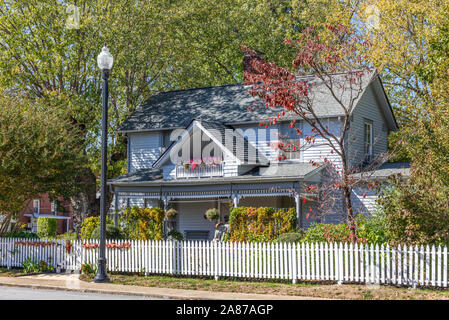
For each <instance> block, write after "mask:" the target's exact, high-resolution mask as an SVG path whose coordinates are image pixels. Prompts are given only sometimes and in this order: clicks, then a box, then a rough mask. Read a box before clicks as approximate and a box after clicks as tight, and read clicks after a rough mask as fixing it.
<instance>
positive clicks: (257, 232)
mask: <svg viewBox="0 0 449 320" xmlns="http://www.w3.org/2000/svg"><path fill="white" fill-rule="evenodd" d="M295 230H296V210H295V209H294V208H290V209H288V210H286V209H274V208H271V207H260V208H252V207H237V208H233V209H232V210H231V214H230V216H229V237H228V239H229V240H230V241H272V240H275V239H277V238H278V237H279V235H281V234H283V233H287V232H294V231H295Z"/></svg>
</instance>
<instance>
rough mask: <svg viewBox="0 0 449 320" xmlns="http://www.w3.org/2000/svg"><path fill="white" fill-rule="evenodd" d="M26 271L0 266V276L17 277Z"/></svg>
mask: <svg viewBox="0 0 449 320" xmlns="http://www.w3.org/2000/svg"><path fill="white" fill-rule="evenodd" d="M25 274H26V273H25V272H23V270H22V269H9V270H8V269H7V268H1V267H0V277H18V276H23V275H25Z"/></svg>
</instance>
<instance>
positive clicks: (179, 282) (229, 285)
mask: <svg viewBox="0 0 449 320" xmlns="http://www.w3.org/2000/svg"><path fill="white" fill-rule="evenodd" d="M109 277H110V279H111V282H112V283H114V284H124V285H134V286H145V287H160V288H176V289H190V290H208V291H217V292H241V293H262V294H263V293H266V294H277V295H292V296H307V297H320V298H330V299H357V300H428V299H433V300H435V299H444V300H449V290H436V289H432V290H431V289H408V288H396V287H393V286H365V285H356V284H345V285H337V284H333V283H310V282H301V283H298V284H291V283H286V282H285V283H282V282H268V281H242V280H231V279H224V280H218V281H215V280H212V279H198V278H185V277H173V276H159V275H157V276H156V275H155V276H140V275H125V274H109ZM80 279H81V280H84V281H93V276H89V275H85V274H82V275H81V278H80Z"/></svg>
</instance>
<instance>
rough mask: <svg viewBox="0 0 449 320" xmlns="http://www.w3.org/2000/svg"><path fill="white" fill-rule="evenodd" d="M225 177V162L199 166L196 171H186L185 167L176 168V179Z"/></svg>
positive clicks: (178, 166)
mask: <svg viewBox="0 0 449 320" xmlns="http://www.w3.org/2000/svg"><path fill="white" fill-rule="evenodd" d="M222 176H223V162H222V163H219V164H216V165H207V166H204V167H202V166H199V167H197V168H195V169H194V170H193V169H191V168H189V169H187V170H186V169H185V168H184V166H183V165H177V166H176V179H184V178H210V177H222Z"/></svg>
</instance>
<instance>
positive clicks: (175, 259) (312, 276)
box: [0, 238, 448, 287]
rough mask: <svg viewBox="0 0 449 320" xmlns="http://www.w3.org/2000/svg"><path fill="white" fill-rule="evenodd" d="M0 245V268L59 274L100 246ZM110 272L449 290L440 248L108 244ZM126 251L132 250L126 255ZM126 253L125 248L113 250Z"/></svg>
mask: <svg viewBox="0 0 449 320" xmlns="http://www.w3.org/2000/svg"><path fill="white" fill-rule="evenodd" d="M67 243H68V240H39V239H38V240H32V239H14V238H0V266H3V267H7V268H11V267H21V266H22V262H24V261H25V260H27V259H31V260H34V261H39V260H44V261H46V262H48V263H50V264H52V265H53V266H55V267H56V268H58V270H80V268H81V265H82V264H92V265H95V264H96V262H97V257H98V251H99V250H98V249H97V248H86V247H85V246H83V245H85V244H86V243H87V244H93V245H96V246H98V241H97V240H89V241H85V240H76V241H70V244H71V247H70V248H69V247H68V246H67ZM106 243H107V246H108V247H107V248H106V259H107V268H108V270H109V271H117V272H129V273H144V274H177V275H190V276H210V277H215V278H218V277H236V278H251V279H288V280H291V281H292V282H294V283H296V282H297V281H298V280H311V281H314V280H315V281H326V280H327V281H338V282H339V283H351V282H352V283H368V284H393V285H403V286H413V287H414V286H429V287H447V286H448V268H447V260H448V250H447V247H441V246H438V247H436V246H431V247H430V246H407V245H403V246H398V247H390V246H388V245H363V244H355V245H353V244H348V243H345V244H342V243H300V244H290V243H289V244H285V243H254V242H253V243H248V242H238V243H232V242H206V241H180V242H178V241H140V240H117V241H112V240H108V241H107V242H106ZM128 246H129V247H128ZM114 247H122V248H114Z"/></svg>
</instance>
